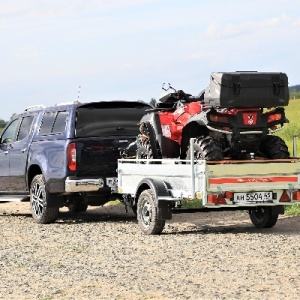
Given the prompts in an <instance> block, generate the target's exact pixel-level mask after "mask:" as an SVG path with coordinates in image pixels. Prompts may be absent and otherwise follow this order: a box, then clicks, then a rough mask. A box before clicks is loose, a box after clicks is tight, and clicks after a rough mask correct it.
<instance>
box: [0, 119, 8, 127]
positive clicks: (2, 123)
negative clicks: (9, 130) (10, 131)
mask: <svg viewBox="0 0 300 300" xmlns="http://www.w3.org/2000/svg"><path fill="white" fill-rule="evenodd" d="M6 124H7V122H6V121H4V120H2V119H0V128H4V127H5V125H6Z"/></svg>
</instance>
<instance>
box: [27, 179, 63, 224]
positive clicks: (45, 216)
mask: <svg viewBox="0 0 300 300" xmlns="http://www.w3.org/2000/svg"><path fill="white" fill-rule="evenodd" d="M55 197H56V195H54V194H50V193H49V192H48V191H47V189H46V184H45V179H44V176H43V175H42V174H39V175H36V176H34V178H33V179H32V182H31V184H30V207H31V214H32V217H33V219H34V221H35V222H36V223H39V224H48V223H52V222H54V221H55V220H56V219H57V218H58V215H59V206H58V205H57V206H54V205H50V206H49V203H50V201H51V202H53V200H55V199H53V198H55Z"/></svg>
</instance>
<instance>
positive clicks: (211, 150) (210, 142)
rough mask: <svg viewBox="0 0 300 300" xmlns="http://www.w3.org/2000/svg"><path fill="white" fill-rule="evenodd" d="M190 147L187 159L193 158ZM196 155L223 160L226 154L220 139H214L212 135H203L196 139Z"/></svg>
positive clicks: (201, 157)
mask: <svg viewBox="0 0 300 300" xmlns="http://www.w3.org/2000/svg"><path fill="white" fill-rule="evenodd" d="M190 152H191V151H190V147H188V149H187V155H186V158H187V159H191V153H190ZM194 152H195V153H194V157H195V160H197V159H204V160H223V159H224V156H223V153H222V148H221V146H220V145H219V143H218V141H216V140H215V139H213V138H212V137H211V136H207V137H201V138H198V139H196V140H195V143H194Z"/></svg>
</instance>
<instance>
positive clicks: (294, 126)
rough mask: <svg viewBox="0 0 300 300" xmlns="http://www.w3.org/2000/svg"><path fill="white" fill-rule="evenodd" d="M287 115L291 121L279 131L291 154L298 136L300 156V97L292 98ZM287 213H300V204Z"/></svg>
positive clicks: (289, 209) (299, 152) (299, 154)
mask: <svg viewBox="0 0 300 300" xmlns="http://www.w3.org/2000/svg"><path fill="white" fill-rule="evenodd" d="M285 113H286V117H287V118H288V119H289V121H290V123H288V124H286V125H285V128H284V129H282V130H281V131H279V132H278V133H277V135H278V136H280V137H281V138H282V139H283V140H284V141H285V142H286V144H287V145H288V147H289V151H290V154H291V155H293V136H294V135H296V136H298V138H297V154H298V156H300V99H295V100H294V99H293V100H290V103H289V105H288V106H287V107H286V108H285ZM286 214H287V215H300V205H299V204H295V205H292V206H288V207H287V208H286Z"/></svg>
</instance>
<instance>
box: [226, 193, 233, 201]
mask: <svg viewBox="0 0 300 300" xmlns="http://www.w3.org/2000/svg"><path fill="white" fill-rule="evenodd" d="M225 198H228V199H232V198H233V193H232V192H225Z"/></svg>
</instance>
